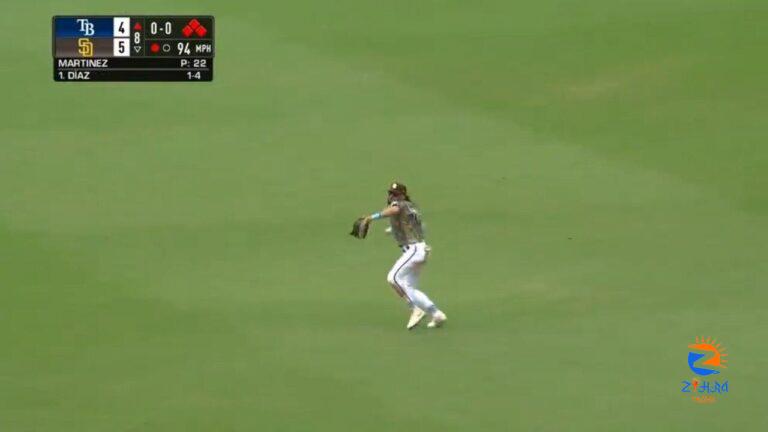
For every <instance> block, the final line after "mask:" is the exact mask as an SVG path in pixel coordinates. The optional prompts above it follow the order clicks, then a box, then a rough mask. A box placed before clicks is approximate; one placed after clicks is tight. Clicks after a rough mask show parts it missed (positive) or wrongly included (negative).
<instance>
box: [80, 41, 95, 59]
mask: <svg viewBox="0 0 768 432" xmlns="http://www.w3.org/2000/svg"><path fill="white" fill-rule="evenodd" d="M77 51H78V52H79V53H80V55H81V56H83V57H93V42H91V40H90V39H88V38H80V39H78V40H77Z"/></svg>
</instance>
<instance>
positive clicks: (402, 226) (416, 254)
mask: <svg viewBox="0 0 768 432" xmlns="http://www.w3.org/2000/svg"><path fill="white" fill-rule="evenodd" d="M387 202H388V203H389V204H388V206H387V207H386V208H385V209H383V210H382V211H380V212H377V213H374V214H372V215H369V216H363V217H361V218H359V219H358V220H356V221H355V224H354V226H353V228H352V233H351V234H352V235H353V236H355V237H357V238H361V239H362V238H365V236H366V235H367V233H368V227H369V225H370V223H371V222H372V221H375V220H378V219H382V218H389V224H390V228H391V234H392V236H393V237H394V239H395V241H396V242H397V244H398V246H400V249H401V250H402V251H403V254H402V255H401V256H400V258H398V260H397V261H396V262H395V265H393V266H392V270H390V271H389V274H388V275H387V282H389V284H390V285H391V286H392V288H393V289H394V290H395V292H397V294H398V295H399V296H400V297H402V298H403V299H405V300H406V301H407V302H408V306H409V307H410V308H411V316H410V318H409V319H408V325H407V326H406V328H407V329H408V330H410V329H412V328H414V327H416V326H417V325H418V324H419V322H421V320H422V318H424V316H425V315H426V313H429V314H430V315H431V317H432V320H431V321H430V322H429V324H427V327H428V328H436V327H440V326H441V325H443V323H445V321H446V320H447V317H446V316H445V314H444V313H443V312H442V311H441V310H440V309H438V308H437V306H435V303H433V302H432V300H430V299H429V297H427V295H426V294H424V293H423V292H422V291H420V290H419V289H418V282H419V273H420V272H421V269H422V268H423V267H424V264H426V262H427V258H428V257H429V251H430V248H429V246H428V245H427V244H426V243H425V242H424V230H423V228H422V219H421V212H420V211H419V208H418V207H417V206H416V204H414V203H413V202H412V201H411V198H410V197H409V196H408V189H407V188H406V187H405V185H404V184H402V183H398V182H395V183H392V184H391V185H390V187H389V190H388V191H387Z"/></svg>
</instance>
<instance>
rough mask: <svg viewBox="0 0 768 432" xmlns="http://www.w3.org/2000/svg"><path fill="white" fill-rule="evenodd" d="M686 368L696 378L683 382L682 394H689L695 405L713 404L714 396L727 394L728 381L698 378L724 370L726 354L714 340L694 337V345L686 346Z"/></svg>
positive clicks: (717, 373)
mask: <svg viewBox="0 0 768 432" xmlns="http://www.w3.org/2000/svg"><path fill="white" fill-rule="evenodd" d="M688 350H689V351H688V368H689V369H690V370H691V371H692V372H693V373H694V374H696V375H697V376H696V377H694V378H693V379H691V380H690V381H688V380H684V381H683V388H682V392H683V393H691V399H692V400H693V401H694V402H697V403H714V402H715V400H716V399H715V396H716V395H723V394H726V393H728V380H722V381H721V380H710V379H703V378H699V377H709V376H712V375H719V374H720V373H721V372H723V369H726V368H727V366H726V363H727V362H728V360H727V359H726V357H728V354H726V352H725V348H723V346H722V345H721V344H719V343H718V342H717V341H716V340H715V339H712V338H706V339H705V338H704V337H701V338H700V337H698V336H697V337H696V343H693V344H690V345H688Z"/></svg>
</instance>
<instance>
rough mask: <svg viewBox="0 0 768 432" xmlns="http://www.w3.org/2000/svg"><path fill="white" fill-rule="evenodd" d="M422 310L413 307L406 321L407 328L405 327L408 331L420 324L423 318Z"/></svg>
mask: <svg viewBox="0 0 768 432" xmlns="http://www.w3.org/2000/svg"><path fill="white" fill-rule="evenodd" d="M424 315H426V314H425V313H424V311H423V310H421V309H419V308H417V307H415V306H414V308H413V311H412V312H411V318H410V319H408V326H407V327H406V328H407V329H408V330H410V329H412V328H414V327H416V326H417V325H419V323H420V322H421V319H422V318H424Z"/></svg>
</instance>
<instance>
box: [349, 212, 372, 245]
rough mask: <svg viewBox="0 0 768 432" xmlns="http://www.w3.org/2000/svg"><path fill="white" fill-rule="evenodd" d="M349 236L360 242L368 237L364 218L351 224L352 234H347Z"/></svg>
mask: <svg viewBox="0 0 768 432" xmlns="http://www.w3.org/2000/svg"><path fill="white" fill-rule="evenodd" d="M349 235H351V236H353V237H357V238H359V239H361V240H362V239H364V238H365V236H367V235H368V222H366V221H365V218H364V217H361V218H358V219H357V220H356V221H355V222H354V223H353V224H352V232H351V233H349Z"/></svg>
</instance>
